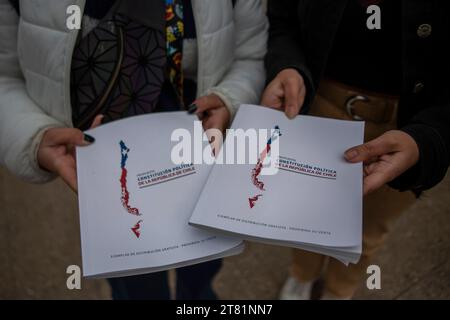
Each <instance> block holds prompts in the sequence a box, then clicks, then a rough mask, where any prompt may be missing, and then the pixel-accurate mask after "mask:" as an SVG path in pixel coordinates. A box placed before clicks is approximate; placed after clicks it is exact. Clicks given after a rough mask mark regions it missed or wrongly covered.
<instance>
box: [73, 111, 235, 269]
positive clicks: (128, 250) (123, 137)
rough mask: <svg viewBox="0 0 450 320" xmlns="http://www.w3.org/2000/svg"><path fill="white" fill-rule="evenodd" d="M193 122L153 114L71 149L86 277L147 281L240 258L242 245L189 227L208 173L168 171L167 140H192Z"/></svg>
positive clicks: (203, 169)
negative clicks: (145, 276)
mask: <svg viewBox="0 0 450 320" xmlns="http://www.w3.org/2000/svg"><path fill="white" fill-rule="evenodd" d="M195 120H197V119H196V118H195V117H194V116H189V115H187V114H186V113H185V112H173V113H158V114H150V115H145V116H139V117H133V118H129V119H124V120H121V121H117V122H113V123H110V124H107V125H104V126H101V127H99V128H96V129H94V130H90V131H88V133H89V134H91V135H92V136H94V137H95V138H96V142H95V143H94V144H92V145H91V146H88V147H82V148H77V170H78V189H79V210H80V229H81V243H82V260H83V274H84V276H85V277H117V276H126V275H135V274H142V273H150V272H156V271H161V270H167V269H171V268H177V267H182V266H186V265H191V264H196V263H200V262H205V261H208V260H213V259H218V258H221V257H224V256H228V255H233V254H238V253H240V252H241V251H242V248H243V245H242V242H241V240H238V239H231V238H227V237H219V236H217V235H216V234H214V233H211V232H208V231H204V230H199V229H197V228H194V227H192V226H189V225H188V220H189V217H190V216H191V214H192V211H193V209H194V207H195V204H196V202H197V200H198V198H199V195H200V193H201V191H202V189H203V187H204V185H205V183H206V180H207V178H208V175H209V173H210V170H211V166H209V165H206V164H195V165H194V164H190V163H188V164H182V165H175V164H173V161H172V160H171V153H172V147H173V143H172V142H171V135H172V133H173V132H174V131H175V130H177V129H180V128H185V129H186V130H188V131H189V132H191V133H192V131H193V129H194V121H195ZM206 144H207V143H206Z"/></svg>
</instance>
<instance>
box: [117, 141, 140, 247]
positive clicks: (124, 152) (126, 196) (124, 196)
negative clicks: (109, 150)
mask: <svg viewBox="0 0 450 320" xmlns="http://www.w3.org/2000/svg"><path fill="white" fill-rule="evenodd" d="M119 145H120V153H121V161H120V167H121V169H122V173H121V175H120V186H121V190H122V192H121V201H122V205H123V207H124V208H125V210H126V211H127V212H128V213H129V214H132V215H134V216H141V215H142V214H141V213H140V212H139V209H138V208H133V207H132V206H130V203H129V201H130V193H129V191H128V186H127V175H128V171H127V167H126V166H127V160H128V153H129V152H130V149H129V148H128V147H127V146H126V144H125V142H123V141H120V143H119ZM142 222H143V221H142V220H140V221H139V222H137V223H136V224H135V226H134V227H132V228H131V231H133V233H134V234H135V235H136V237H137V238H139V237H140V235H141V232H140V228H141V223H142Z"/></svg>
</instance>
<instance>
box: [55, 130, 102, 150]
mask: <svg viewBox="0 0 450 320" xmlns="http://www.w3.org/2000/svg"><path fill="white" fill-rule="evenodd" d="M48 139H49V140H48V141H49V143H50V144H52V145H69V144H70V145H75V146H87V145H90V144H92V143H94V142H95V139H94V137H92V136H90V135H88V134H84V133H83V132H82V131H81V130H79V129H74V128H56V129H53V130H49V131H48Z"/></svg>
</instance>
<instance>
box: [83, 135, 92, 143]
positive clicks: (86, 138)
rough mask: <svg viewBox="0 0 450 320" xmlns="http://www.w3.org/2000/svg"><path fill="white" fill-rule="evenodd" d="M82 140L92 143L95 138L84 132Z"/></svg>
mask: <svg viewBox="0 0 450 320" xmlns="http://www.w3.org/2000/svg"><path fill="white" fill-rule="evenodd" d="M84 141H86V142H89V143H94V142H95V138H94V137H93V136H91V135H88V134H87V133H85V134H84Z"/></svg>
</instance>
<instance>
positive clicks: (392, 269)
mask: <svg viewBox="0 0 450 320" xmlns="http://www.w3.org/2000/svg"><path fill="white" fill-rule="evenodd" d="M79 246H80V239H79V226H78V214H77V204H76V197H75V195H74V194H72V193H71V192H70V191H68V190H67V188H66V187H65V186H64V184H63V183H62V182H61V181H56V182H54V183H51V184H49V185H45V186H33V185H27V184H24V183H23V182H20V181H18V180H17V179H15V178H13V177H12V176H11V175H10V174H8V173H7V172H5V171H4V170H2V169H0V284H1V285H0V299H109V295H110V292H109V288H108V286H107V285H106V283H105V282H104V281H91V280H89V281H88V280H83V282H82V290H80V291H69V290H67V289H66V285H65V284H66V273H65V271H66V267H67V266H68V265H72V264H77V265H80V262H81V261H80V250H79ZM289 261H290V256H289V249H285V248H278V247H268V246H263V245H257V244H250V245H249V246H248V248H247V250H246V252H245V253H244V254H242V255H240V256H238V257H233V258H229V259H227V260H226V261H225V266H224V268H223V270H222V271H221V273H220V274H219V276H218V277H217V279H216V281H215V283H214V285H215V287H216V289H217V291H218V293H219V295H220V297H221V298H224V299H253V298H255V299H275V298H276V297H277V294H278V292H279V290H280V287H281V285H282V284H283V281H284V279H285V278H286V276H287V268H288V266H289ZM376 263H377V264H379V265H380V267H381V269H382V290H379V291H369V290H367V289H364V288H361V289H360V290H359V291H358V293H357V296H356V298H358V299H422V298H424V299H450V178H449V179H447V180H446V181H445V182H444V183H443V184H441V185H440V186H439V187H438V188H436V189H435V190H433V191H432V192H429V193H428V194H427V195H426V196H425V197H423V199H422V200H420V201H419V202H418V203H417V204H416V205H415V206H414V207H413V208H412V209H411V210H410V211H409V212H407V213H406V214H404V215H403V217H402V218H401V219H400V220H399V221H398V223H397V225H396V227H395V229H394V232H393V233H392V235H391V236H390V238H389V240H388V242H387V245H386V246H385V248H384V250H382V252H380V254H379V257H378V258H377V261H376Z"/></svg>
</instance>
